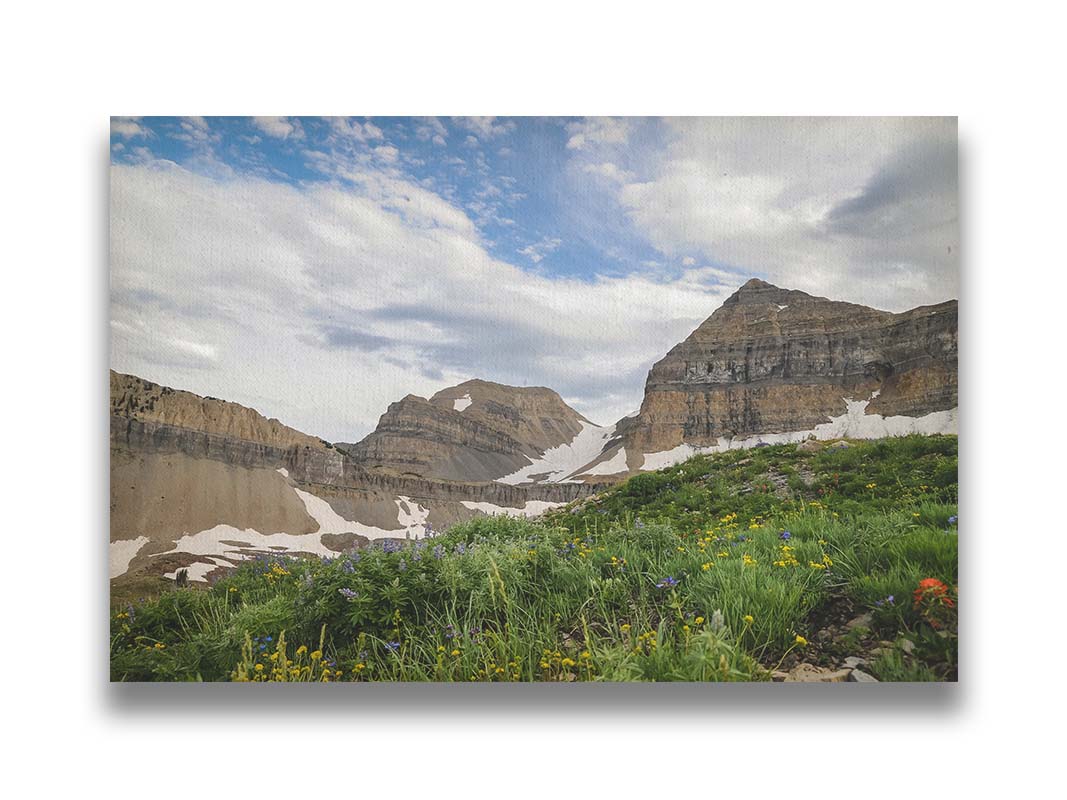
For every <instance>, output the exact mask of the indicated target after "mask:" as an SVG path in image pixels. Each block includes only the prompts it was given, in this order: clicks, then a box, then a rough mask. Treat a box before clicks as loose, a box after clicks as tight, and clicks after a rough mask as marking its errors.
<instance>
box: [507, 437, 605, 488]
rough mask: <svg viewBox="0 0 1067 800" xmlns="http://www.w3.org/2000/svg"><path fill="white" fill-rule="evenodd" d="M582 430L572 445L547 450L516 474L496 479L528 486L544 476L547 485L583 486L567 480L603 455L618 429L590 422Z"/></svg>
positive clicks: (570, 443)
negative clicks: (546, 474)
mask: <svg viewBox="0 0 1067 800" xmlns="http://www.w3.org/2000/svg"><path fill="white" fill-rule="evenodd" d="M581 425H582V430H581V431H579V433H578V435H577V436H575V437H574V438H573V439H572V440H571V441H570V442H568V443H566V444H561V445H559V446H558V447H553V448H551V449H550V450H546V451H545V452H544V453H543V454H542V455H541V457H540V458H539V459H537V460H536V461H532V462H531V463H529V464H527V465H526V466H525V467H523V468H522V469H520V470H518V471H517V472H513V473H511V474H510V475H505V476H504V477H503V478H497V481H498V482H500V483H510V484H516V483H528V482H530V481H532V480H533V476H534V475H544V474H545V473H548V477H547V478H543V479H542V480H544V481H547V482H548V483H580V481H568V480H565V478H567V476H569V475H571V474H573V473H574V472H575V470H577V469H578V468H579V467H583V466H585V465H586V464H588V463H589V462H590V461H592V460H593V459H594V458H596V457H597V456H598V455H600V451H601V450H603V449H604V445H605V444H607V442H608V440H609V439H610V438H611V437H612V436H614V435H615V426H614V425H612V426H611V427H608V428H602V427H600V426H599V425H594V424H593V423H591V422H583V423H581Z"/></svg>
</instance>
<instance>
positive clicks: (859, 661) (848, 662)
mask: <svg viewBox="0 0 1067 800" xmlns="http://www.w3.org/2000/svg"><path fill="white" fill-rule="evenodd" d="M866 663H867V659H865V658H860V657H859V656H849V657H848V658H846V659H845V661H844V664H845V666H846V667H848V668H849V669H856V668H857V667H860V666H864V665H865V664H866Z"/></svg>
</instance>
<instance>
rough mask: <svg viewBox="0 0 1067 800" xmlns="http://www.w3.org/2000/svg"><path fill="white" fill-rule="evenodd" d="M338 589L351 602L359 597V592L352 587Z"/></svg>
mask: <svg viewBox="0 0 1067 800" xmlns="http://www.w3.org/2000/svg"><path fill="white" fill-rule="evenodd" d="M337 591H338V592H339V593H340V594H341V597H343V598H344V599H345V600H348V601H349V602H350V603H351V602H353V601H355V599H356V598H357V597H359V594H358V593H357V592H354V591H352V590H351V589H338V590H337Z"/></svg>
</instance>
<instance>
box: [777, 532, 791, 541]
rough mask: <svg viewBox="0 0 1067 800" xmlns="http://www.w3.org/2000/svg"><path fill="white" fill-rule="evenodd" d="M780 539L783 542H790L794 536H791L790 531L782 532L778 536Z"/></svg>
mask: <svg viewBox="0 0 1067 800" xmlns="http://www.w3.org/2000/svg"><path fill="white" fill-rule="evenodd" d="M778 538H779V539H781V540H782V541H783V542H788V541H789V540H790V539H792V538H793V534H791V533H790V532H789V531H782V532H781V533H779V534H778Z"/></svg>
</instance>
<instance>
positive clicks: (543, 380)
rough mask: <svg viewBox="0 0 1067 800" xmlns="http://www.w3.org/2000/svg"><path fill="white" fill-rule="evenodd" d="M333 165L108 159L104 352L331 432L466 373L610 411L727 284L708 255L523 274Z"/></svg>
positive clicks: (375, 179)
mask: <svg viewBox="0 0 1067 800" xmlns="http://www.w3.org/2000/svg"><path fill="white" fill-rule="evenodd" d="M337 177H338V180H340V181H343V183H342V184H330V185H326V184H319V185H313V186H308V187H305V188H297V187H294V186H290V185H285V184H277V183H270V182H268V181H264V180H260V179H256V178H249V177H245V176H235V177H231V178H230V179H227V180H225V181H217V180H213V179H211V178H209V177H205V176H203V175H200V174H196V173H193V172H190V171H188V170H186V169H183V168H181V167H178V166H176V165H173V164H170V163H169V162H154V163H151V164H145V165H138V166H132V165H131V166H114V167H113V168H112V213H111V225H112V230H111V241H112V256H111V261H112V320H113V336H112V343H113V351H112V365H113V366H114V368H116V369H119V370H123V371H128V372H133V373H135V374H139V375H142V376H143V377H145V378H147V379H150V380H155V381H158V382H161V383H165V384H170V385H173V386H177V387H180V388H186V389H190V390H192V391H195V392H198V393H200V394H209V395H213V396H216V397H223V398H226V399H230V400H234V401H236V402H241V403H244V404H246V405H251V406H252V407H255V408H257V409H258V410H259V411H261V412H263V413H265V414H268V415H269V416H276V417H279V418H280V419H282V420H283V421H284V422H286V423H288V424H290V425H294V426H296V427H297V428H300V429H301V430H304V431H307V432H308V433H312V434H317V435H320V436H324V437H326V438H330V439H333V440H349V441H350V440H352V439H354V438H358V437H360V436H362V435H363V434H365V433H367V432H368V431H369V430H370V429H371V428H372V427H373V426H374V424H375V423H376V421H377V419H378V417H379V416H380V415H381V414H382V412H383V411H384V410H385V408H386V407H387V405H388V404H389V403H390V402H393V401H395V400H396V399H398V398H400V397H403V396H404V395H405V394H407V393H409V392H414V393H417V394H422V395H424V396H425V395H428V394H431V393H433V392H434V391H436V390H438V389H440V388H442V387H443V386H446V385H449V384H454V383H458V382H460V381H462V380H466V379H468V378H471V377H483V378H487V379H490V380H498V381H501V382H505V383H513V384H518V385H522V384H529V385H546V386H551V387H553V388H555V389H557V390H558V391H560V392H561V393H562V394H563V395H564V396H566V397H568V398H572V399H573V400H574V402H575V404H576V406H577V407H578V409H579V411H581V412H582V413H584V414H586V415H587V416H588V417H590V418H591V419H594V420H596V421H598V422H612V421H614V420H615V419H617V418H618V417H621V416H622V415H623V414H625V413H629V412H630V411H633V410H634V409H635V408H636V407H637V405H638V403H639V402H640V397H641V387H642V384H643V379H644V374H645V372H646V370H647V369H648V367H649V366H650V364H651V363H652V362H653V361H654V360H655V359H657V358H659V357H661V356H662V355H663V353H664V352H665V351H666V350H667V349H668V348H669V347H671V346H673V345H674V344H675V343H677V342H678V341H680V340H681V339H682V338H684V337H685V336H686V335H687V334H688V333H689V332H690V331H691V330H692V329H693V328H694V327H695V326H696V325H697V324H699V322H701V321H702V320H703V319H704V318H706V317H707V316H708V314H710V313H711V312H712V311H713V310H714V309H715V308H716V307H718V305H719V304H720V303H721V301H722V300H723V299H724V298H725V297H726V296H727V295H728V294H729V293H730V291H732V290H733V289H734V288H736V285H734V286H727V285H723V284H721V283H719V282H718V280H717V277H716V276H715V275H714V274H712V273H711V272H710V271H708V270H687V271H686V272H685V273H683V274H682V275H681V276H679V277H678V278H677V279H675V280H672V281H665V280H657V279H655V278H652V277H648V276H630V277H596V278H594V279H592V280H590V281H580V280H574V279H567V278H550V277H546V276H541V275H534V274H531V273H528V272H524V271H523V270H521V269H519V268H517V267H515V266H514V265H512V264H509V263H506V262H504V261H501V260H499V259H496V258H494V257H492V256H491V255H490V254H489V253H488V252H487V250H486V247H485V245H484V244H483V243H482V242H481V240H480V237H479V234H478V232H477V229H476V227H475V225H474V223H473V222H472V220H471V219H470V218H469V217H468V216H467V215H466V214H465V213H464V212H463V211H461V210H460V209H458V208H457V207H455V206H454V205H452V204H450V203H448V202H447V201H446V200H444V199H443V198H441V197H439V196H438V195H435V194H434V193H432V192H430V191H428V190H427V189H425V188H423V187H421V186H418V185H416V184H413V183H411V182H409V181H406V180H404V179H402V178H400V177H398V176H395V175H391V174H388V173H385V172H380V171H375V170H372V169H364V170H363V171H360V169H359V168H358V166H356V165H349V166H348V167H346V174H345V175H340V174H338V176H337ZM553 241H554V240H551V239H550V240H548V241H547V245H548V246H555V245H553V244H552V243H553ZM538 244H546V243H538ZM309 398H311V400H309Z"/></svg>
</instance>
